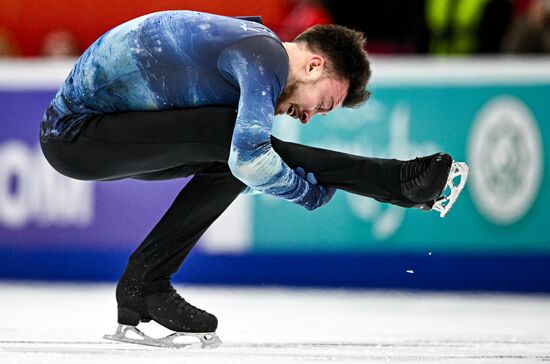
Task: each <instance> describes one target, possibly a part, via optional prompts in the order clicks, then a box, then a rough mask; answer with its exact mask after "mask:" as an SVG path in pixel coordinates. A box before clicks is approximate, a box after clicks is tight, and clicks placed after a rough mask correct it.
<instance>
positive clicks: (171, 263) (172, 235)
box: [117, 163, 245, 331]
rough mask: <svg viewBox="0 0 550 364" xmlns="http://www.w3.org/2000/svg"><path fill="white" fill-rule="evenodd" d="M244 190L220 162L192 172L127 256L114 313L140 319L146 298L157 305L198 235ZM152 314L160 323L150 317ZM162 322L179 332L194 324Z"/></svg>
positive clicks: (168, 288) (145, 310) (144, 308)
mask: <svg viewBox="0 0 550 364" xmlns="http://www.w3.org/2000/svg"><path fill="white" fill-rule="evenodd" d="M145 178H155V176H146V177H145ZM244 187H245V185H244V184H243V183H242V182H240V181H239V180H238V179H236V178H235V177H234V176H233V175H232V174H231V172H230V170H229V168H228V166H227V164H225V163H212V164H211V165H209V166H208V167H206V168H204V169H202V170H201V171H199V172H197V173H196V174H195V176H194V177H193V178H192V179H191V181H190V182H189V183H188V184H187V186H185V188H183V190H182V191H181V192H180V193H179V195H178V196H177V197H176V199H175V201H174V202H173V204H172V206H171V207H170V209H169V210H168V211H167V212H166V213H165V215H164V216H163V217H162V219H161V220H160V221H159V222H158V224H157V225H156V226H155V227H154V229H153V230H152V231H151V232H150V233H149V235H148V236H147V237H146V238H145V240H144V241H143V243H142V244H141V245H140V246H139V247H138V248H137V250H136V251H135V252H134V253H133V254H132V256H131V257H130V259H129V262H128V266H127V268H126V270H125V272H124V274H123V276H122V278H121V280H120V282H119V285H118V287H117V301H118V305H119V312H120V308H125V309H130V310H132V311H135V312H138V313H140V315H141V316H142V317H143V316H147V313H148V311H150V310H148V308H147V307H146V304H147V302H146V301H145V300H144V297H146V296H150V297H152V298H151V299H153V300H156V301H155V303H151V302H149V304H151V305H159V304H160V301H161V299H160V298H159V297H158V296H155V295H154V294H158V293H162V292H167V291H170V289H171V284H170V277H171V276H172V274H173V273H175V272H176V271H177V270H178V269H179V267H180V266H181V264H182V262H183V261H184V259H185V258H186V256H187V255H188V253H189V251H190V250H191V248H192V247H193V246H194V245H195V243H196V242H197V240H198V239H199V238H200V236H201V235H202V234H203V233H204V232H205V231H206V229H207V228H208V227H209V226H210V225H211V224H212V223H213V222H214V221H215V220H216V219H217V218H218V217H219V216H220V215H221V214H222V212H223V211H224V210H225V209H226V208H227V207H228V206H229V205H230V204H231V202H232V201H233V200H234V199H235V198H236V197H237V196H238V195H239V193H240V192H241V191H242V190H243V189H244ZM151 316H153V318H155V320H157V321H158V320H159V319H160V320H161V321H162V318H158V317H155V316H154V313H153V314H152V315H151ZM120 321H125V317H120V315H119V322H120ZM121 323H127V324H132V323H131V322H130V323H129V322H121ZM134 324H135V322H134ZM162 324H163V325H164V326H167V327H169V328H171V329H173V330H176V331H182V325H183V324H185V325H191V326H192V325H193V321H192V320H189V318H187V320H186V321H185V322H183V323H182V322H174V323H173V325H172V326H170V325H171V324H170V322H169V320H168V322H162ZM197 324H199V323H197ZM188 330H189V328H188V329H187V330H185V331H188Z"/></svg>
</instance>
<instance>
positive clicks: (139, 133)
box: [41, 107, 410, 304]
mask: <svg viewBox="0 0 550 364" xmlns="http://www.w3.org/2000/svg"><path fill="white" fill-rule="evenodd" d="M235 118H236V112H235V111H234V110H233V109H229V108H223V107H206V108H197V109H185V110H171V111H162V112H159V111H156V112H155V111H153V112H124V113H115V114H105V115H103V116H97V117H94V118H92V119H90V120H88V121H87V122H86V124H85V125H84V127H83V129H82V131H81V132H80V134H79V135H78V136H77V138H76V139H75V140H74V141H71V142H63V141H60V140H57V139H51V138H50V139H46V140H42V143H41V146H42V150H43V153H44V155H45V156H46V158H47V160H48V161H49V163H50V164H51V165H52V166H53V167H54V168H55V169H56V170H57V171H59V172H60V173H62V174H64V175H66V176H69V177H72V178H76V179H81V180H104V181H108V180H116V179H122V178H134V179H140V180H150V181H154V180H164V179H173V178H180V177H185V176H190V175H194V177H193V178H192V179H191V181H190V182H189V183H188V184H187V185H186V186H185V187H184V188H183V189H182V190H181V192H180V193H179V195H178V196H177V197H176V199H175V201H174V202H173V204H172V206H171V207H170V208H169V209H168V211H167V212H166V213H165V215H164V216H163V217H162V219H161V220H160V221H159V222H158V224H157V225H156V226H155V227H154V229H153V230H152V231H151V232H150V233H149V235H148V236H147V237H146V238H145V240H144V241H143V242H142V244H141V245H140V246H139V247H138V248H137V250H136V251H135V252H134V253H133V254H132V255H131V257H130V259H129V263H128V266H127V268H126V271H125V273H124V275H123V277H122V278H121V284H122V286H123V287H125V291H124V292H123V291H120V290H117V298H118V299H119V304H120V303H121V302H120V301H121V300H124V297H125V296H127V295H131V294H132V293H134V295H141V294H152V293H157V292H160V291H163V290H166V289H168V288H169V287H170V277H171V276H172V274H173V273H175V272H176V271H177V270H178V269H179V267H180V266H181V264H182V263H183V261H184V259H185V257H186V256H187V255H188V253H189V251H190V250H191V248H193V246H194V244H195V243H196V242H197V240H198V239H199V238H200V236H201V235H202V234H203V233H204V232H205V230H206V229H207V228H208V227H209V226H210V224H212V223H213V222H214V221H215V220H216V219H217V218H218V216H220V215H221V213H222V212H223V211H224V210H225V209H226V208H227V207H228V206H229V205H230V204H231V202H232V201H233V200H234V199H235V198H236V197H237V196H238V195H239V193H240V192H242V190H243V189H244V188H245V187H246V186H245V185H244V184H243V183H242V182H241V181H239V180H238V179H237V178H235V177H234V176H233V175H232V174H231V172H230V170H229V168H228V165H227V159H228V157H229V150H230V144H231V136H232V133H233V127H234V123H235ZM271 143H272V146H273V148H274V149H275V151H276V152H277V153H278V154H279V155H280V156H281V157H282V159H283V160H284V161H285V162H286V163H287V164H288V165H289V166H290V167H291V168H293V169H294V168H297V167H302V168H304V169H305V170H306V171H307V172H313V173H314V174H315V176H316V177H317V180H318V182H319V184H321V185H330V186H335V187H337V188H339V189H342V190H345V191H348V192H351V193H355V194H359V195H363V196H368V197H372V198H375V199H377V200H379V201H384V202H391V203H395V204H399V205H402V206H407V204H406V203H405V202H403V199H402V196H401V192H400V185H399V167H400V162H399V161H397V160H395V159H377V158H365V157H359V156H355V155H350V154H345V153H339V152H334V151H330V150H324V149H319V148H312V147H308V146H304V145H300V144H295V143H288V142H284V141H281V140H279V139H276V138H274V137H272V139H271ZM409 206H410V205H409ZM121 284H119V286H121ZM119 288H120V287H119Z"/></svg>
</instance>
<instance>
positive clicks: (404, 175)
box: [400, 157, 430, 187]
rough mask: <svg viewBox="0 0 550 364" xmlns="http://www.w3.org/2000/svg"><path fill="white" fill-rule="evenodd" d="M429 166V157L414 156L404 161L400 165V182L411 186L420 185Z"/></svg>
mask: <svg viewBox="0 0 550 364" xmlns="http://www.w3.org/2000/svg"><path fill="white" fill-rule="evenodd" d="M429 167H430V157H422V158H415V159H413V160H410V161H407V162H404V164H403V166H402V167H401V176H400V177H401V183H405V184H407V185H408V186H411V187H414V186H418V185H420V184H421V183H422V179H423V178H424V175H425V173H426V171H427V170H428V168H429Z"/></svg>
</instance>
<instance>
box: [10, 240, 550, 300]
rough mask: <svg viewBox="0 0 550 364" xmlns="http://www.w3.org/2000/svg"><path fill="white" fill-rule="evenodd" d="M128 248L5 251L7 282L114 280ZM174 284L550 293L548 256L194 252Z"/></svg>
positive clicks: (127, 253) (121, 267)
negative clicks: (120, 249) (125, 249)
mask: <svg viewBox="0 0 550 364" xmlns="http://www.w3.org/2000/svg"><path fill="white" fill-rule="evenodd" d="M130 253H131V251H114V250H111V251H89V250H88V251H79V250H57V249H54V250H37V249H17V248H14V249H6V248H0V277H1V278H2V279H8V280H38V281H79V282H98V281H99V282H115V281H117V280H118V279H119V277H120V275H121V274H122V271H123V269H124V267H125V264H126V262H127V259H128V256H129V255H130ZM173 282H175V283H178V284H184V285H185V284H195V285H239V286H242V285H244V286H247V285H250V286H254V285H268V286H292V287H331V288H353V289H405V290H448V291H491V292H517V293H537V292H538V293H546V294H548V293H550V257H548V256H538V255H531V256H518V255H462V254H453V255H437V256H436V255H431V256H428V255H416V254H331V255H328V254H206V253H203V252H199V251H192V252H191V254H190V255H189V257H188V259H187V260H186V262H185V264H184V266H183V268H182V269H181V270H180V271H179V272H178V273H177V274H176V275H175V276H174V279H173Z"/></svg>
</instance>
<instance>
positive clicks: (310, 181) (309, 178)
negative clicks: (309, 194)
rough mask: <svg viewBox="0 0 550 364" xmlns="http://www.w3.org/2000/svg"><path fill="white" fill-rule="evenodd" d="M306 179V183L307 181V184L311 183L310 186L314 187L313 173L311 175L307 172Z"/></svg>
mask: <svg viewBox="0 0 550 364" xmlns="http://www.w3.org/2000/svg"><path fill="white" fill-rule="evenodd" d="M306 179H307V181H308V182H309V183H311V184H312V185H316V184H317V177H315V175H314V174H313V173H311V172H309V173H308V174H307V178H306Z"/></svg>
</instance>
